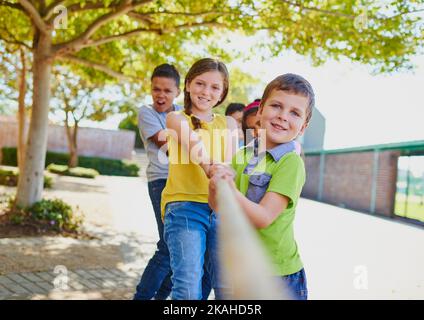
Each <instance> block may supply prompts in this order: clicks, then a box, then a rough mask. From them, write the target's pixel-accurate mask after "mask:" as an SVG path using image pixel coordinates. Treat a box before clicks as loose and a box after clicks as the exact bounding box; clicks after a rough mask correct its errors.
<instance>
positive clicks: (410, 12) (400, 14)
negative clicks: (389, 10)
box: [386, 9, 424, 20]
mask: <svg viewBox="0 0 424 320" xmlns="http://www.w3.org/2000/svg"><path fill="white" fill-rule="evenodd" d="M423 11H424V9H417V10H412V11H408V12H400V13H398V14H395V15H394V16H391V17H387V18H386V20H390V19H394V18H397V17H399V16H403V15H405V14H412V13H418V12H423Z"/></svg>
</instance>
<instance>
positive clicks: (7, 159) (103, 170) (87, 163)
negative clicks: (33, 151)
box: [2, 147, 140, 177]
mask: <svg viewBox="0 0 424 320" xmlns="http://www.w3.org/2000/svg"><path fill="white" fill-rule="evenodd" d="M2 152H3V159H2V164H4V165H9V166H15V167H16V166H17V160H16V159H17V158H16V148H6V147H4V148H3V149H2ZM68 161H69V154H66V153H58V152H51V151H47V154H46V167H47V166H48V165H49V164H51V163H54V164H59V165H68ZM78 162H79V165H80V166H81V167H84V168H91V169H94V170H97V171H98V172H99V173H100V174H103V175H110V176H127V177H138V171H139V170H140V167H139V166H138V165H137V164H135V163H132V162H130V161H126V160H116V159H107V158H97V157H85V156H80V157H78Z"/></svg>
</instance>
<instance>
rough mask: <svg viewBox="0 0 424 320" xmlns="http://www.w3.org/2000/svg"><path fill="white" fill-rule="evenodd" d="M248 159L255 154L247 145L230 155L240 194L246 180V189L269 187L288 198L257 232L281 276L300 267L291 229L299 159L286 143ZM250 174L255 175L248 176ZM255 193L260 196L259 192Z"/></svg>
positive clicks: (301, 175)
mask: <svg viewBox="0 0 424 320" xmlns="http://www.w3.org/2000/svg"><path fill="white" fill-rule="evenodd" d="M252 159H255V158H254V157H253V148H250V147H246V148H243V149H241V150H239V151H238V152H237V153H236V155H235V156H234V158H233V161H232V166H233V168H234V170H235V171H236V186H237V188H238V189H239V190H240V192H241V193H243V194H244V195H246V193H247V192H248V189H249V184H250V187H251V190H250V191H249V193H252V192H251V191H252V190H253V193H256V194H257V193H258V192H256V191H259V193H261V191H260V189H261V188H263V189H264V190H263V192H262V194H264V193H265V192H268V191H272V192H276V193H279V194H282V195H284V196H286V197H287V198H289V199H290V200H289V204H288V206H287V208H286V209H285V210H283V211H282V212H281V214H280V215H278V217H277V218H276V219H275V220H274V222H273V223H272V224H270V225H269V226H268V227H266V228H263V229H258V233H259V236H260V238H261V239H262V241H263V243H264V246H265V248H266V249H267V251H268V253H269V254H270V256H271V258H272V259H273V261H274V264H275V267H276V271H277V274H278V275H281V276H285V275H289V274H293V273H296V272H298V271H300V270H301V269H302V268H303V263H302V261H301V259H300V256H299V250H298V247H297V244H296V241H295V239H294V233H293V222H294V217H295V210H296V205H297V202H298V199H299V197H300V193H301V191H302V187H303V185H304V183H305V166H304V163H303V160H302V158H301V157H300V156H299V155H298V154H296V153H295V152H294V151H292V149H289V148H288V144H282V145H279V146H277V147H275V148H273V149H272V150H269V151H267V152H266V154H265V156H264V157H262V159H261V160H260V161H258V162H257V164H255V163H256V162H255V161H252ZM249 162H250V164H249ZM252 162H253V163H254V164H253V165H252ZM252 176H255V177H253V179H252ZM249 178H250V182H249ZM255 188H256V191H255ZM255 197H256V199H255ZM255 197H253V199H255V200H254V201H255V202H259V201H260V199H258V198H257V196H255ZM259 197H261V198H262V196H261V195H259ZM251 200H252V199H251Z"/></svg>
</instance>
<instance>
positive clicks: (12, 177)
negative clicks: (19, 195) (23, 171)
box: [0, 168, 53, 188]
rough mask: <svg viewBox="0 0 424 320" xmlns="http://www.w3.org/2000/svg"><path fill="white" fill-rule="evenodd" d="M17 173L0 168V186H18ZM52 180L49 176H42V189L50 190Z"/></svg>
mask: <svg viewBox="0 0 424 320" xmlns="http://www.w3.org/2000/svg"><path fill="white" fill-rule="evenodd" d="M18 179H19V173H18V171H17V170H15V171H13V170H4V169H1V168H0V185H4V186H8V187H16V186H17V185H18ZM52 186H53V179H52V178H51V177H49V176H46V175H45V176H44V188H51V187H52Z"/></svg>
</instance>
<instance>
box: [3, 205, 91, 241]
mask: <svg viewBox="0 0 424 320" xmlns="http://www.w3.org/2000/svg"><path fill="white" fill-rule="evenodd" d="M14 202H15V201H14V198H11V199H10V200H9V205H8V209H9V214H10V221H11V222H12V223H14V224H21V225H23V224H26V225H32V226H34V225H35V226H36V227H37V228H38V229H42V230H43V231H56V232H72V233H75V232H78V231H79V230H80V228H81V225H82V222H83V219H84V217H83V215H82V214H81V213H80V212H77V211H78V210H73V209H72V207H71V206H70V205H69V204H67V203H66V202H64V201H63V200H61V199H52V200H50V199H43V200H41V201H39V202H36V203H34V204H33V205H32V206H30V207H28V208H18V207H15V205H14Z"/></svg>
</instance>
